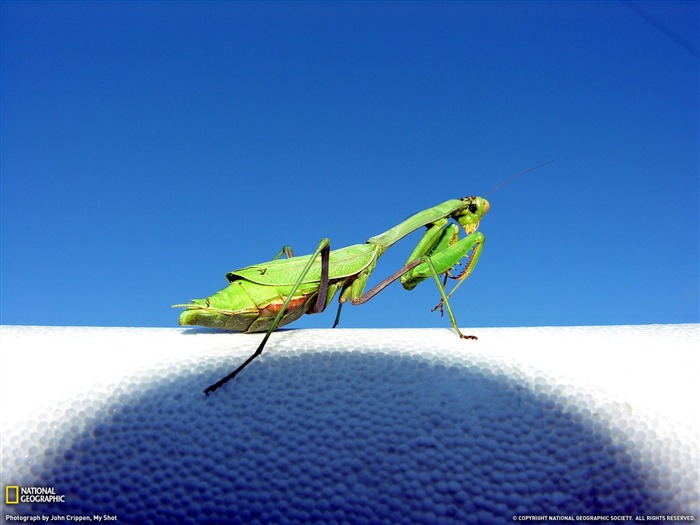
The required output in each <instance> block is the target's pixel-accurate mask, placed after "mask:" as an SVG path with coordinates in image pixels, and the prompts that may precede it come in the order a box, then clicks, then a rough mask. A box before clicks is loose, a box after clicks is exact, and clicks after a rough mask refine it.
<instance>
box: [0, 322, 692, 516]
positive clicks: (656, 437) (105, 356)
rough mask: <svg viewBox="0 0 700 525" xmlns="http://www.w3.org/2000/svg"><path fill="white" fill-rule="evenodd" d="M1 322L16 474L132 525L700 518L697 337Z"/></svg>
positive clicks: (8, 470) (7, 428)
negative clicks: (214, 386)
mask: <svg viewBox="0 0 700 525" xmlns="http://www.w3.org/2000/svg"><path fill="white" fill-rule="evenodd" d="M470 333H475V334H477V335H479V341H476V342H474V341H462V340H459V339H458V338H457V337H456V336H455V335H454V334H453V333H452V332H451V331H450V330H446V329H445V330H440V329H438V330H435V329H428V330H421V329H416V330H289V331H280V332H278V333H275V334H273V336H272V338H271V339H270V341H269V343H268V346H267V348H266V350H265V352H264V354H263V356H261V357H260V358H259V359H258V360H257V361H256V362H254V363H253V364H252V365H250V366H249V367H248V368H247V369H246V370H245V371H244V372H242V373H241V375H240V376H238V378H236V379H235V380H234V381H233V382H232V383H229V384H228V385H226V386H225V387H224V388H222V389H220V390H219V391H217V392H215V393H213V394H212V395H211V396H209V397H208V398H207V397H205V396H204V395H203V394H202V390H203V388H204V387H206V386H207V385H209V384H210V383H212V382H214V381H215V380H217V379H219V378H220V377H221V376H223V375H225V374H226V373H228V372H229V371H231V370H232V369H233V368H235V366H236V365H237V364H238V363H240V362H241V360H242V359H243V358H245V357H247V356H248V355H249V354H250V353H251V352H252V350H254V348H255V347H256V345H257V343H258V342H259V340H260V339H261V337H262V336H261V335H243V334H228V333H220V332H213V331H207V330H199V329H145V328H73V327H15V326H3V327H2V328H1V331H0V344H1V348H2V350H1V354H0V355H1V357H2V360H1V361H0V367H1V369H2V372H1V373H0V380H1V389H2V390H1V394H2V399H1V403H2V405H1V408H2V415H1V417H2V483H3V487H4V486H5V485H7V484H19V485H33V486H52V487H55V488H56V491H57V492H58V493H62V494H65V495H66V503H64V504H61V505H54V506H52V505H47V504H35V505H34V506H32V507H30V506H28V505H19V506H13V507H9V506H6V507H4V508H3V512H2V514H3V519H4V515H5V514H6V513H13V512H16V513H19V514H21V513H37V514H69V513H70V514H90V515H91V514H95V513H97V514H113V515H117V516H118V517H119V520H120V522H123V523H255V522H259V523H308V522H323V523H330V522H337V523H343V522H347V523H436V522H439V523H470V522H474V523H476V522H479V523H502V522H504V521H510V519H511V517H512V516H513V515H514V514H531V515H542V514H544V515H547V514H549V515H551V514H557V515H562V514H564V515H566V514H575V515H580V514H586V515H593V514H606V515H623V514H630V515H644V514H648V515H666V514H686V515H688V514H697V513H698V506H699V496H698V473H699V470H700V468H699V466H698V465H699V464H698V461H699V460H698V444H699V443H700V424H699V419H698V410H697V399H698V390H699V387H698V372H700V366H699V360H700V354H699V349H700V326H699V325H652V326H622V327H557V328H521V329H516V328H510V329H473V330H470Z"/></svg>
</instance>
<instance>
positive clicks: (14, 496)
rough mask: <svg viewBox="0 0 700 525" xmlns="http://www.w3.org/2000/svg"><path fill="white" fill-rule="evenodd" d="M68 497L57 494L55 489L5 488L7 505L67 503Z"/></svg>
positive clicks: (12, 486) (15, 486) (10, 486)
mask: <svg viewBox="0 0 700 525" xmlns="http://www.w3.org/2000/svg"><path fill="white" fill-rule="evenodd" d="M65 502H66V496H65V495H64V494H57V493H56V489H55V488H54V487H20V486H19V485H6V486H5V505H17V504H18V503H65Z"/></svg>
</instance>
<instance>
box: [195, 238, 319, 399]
mask: <svg viewBox="0 0 700 525" xmlns="http://www.w3.org/2000/svg"><path fill="white" fill-rule="evenodd" d="M330 247H331V241H330V239H321V242H319V244H318V247H317V248H316V251H315V252H314V253H313V254H312V255H311V257H309V262H308V263H307V264H306V266H304V269H303V270H302V271H301V273H300V274H299V277H298V278H297V280H296V282H295V283H294V286H292V289H291V290H290V292H289V295H287V298H286V299H285V301H284V303H283V304H282V308H280V311H279V312H278V313H277V315H276V316H275V318H274V320H273V321H272V324H271V325H270V328H268V330H267V332H266V333H265V337H263V340H262V341H261V342H260V344H259V345H258V348H257V349H256V350H255V352H253V354H252V355H251V356H250V357H249V358H248V359H246V360H245V361H244V362H243V364H242V365H240V366H239V367H238V368H236V369H235V370H234V371H233V372H231V373H230V374H229V375H227V376H226V377H223V378H221V379H220V380H219V381H217V382H216V383H214V384H213V385H210V386H208V387H207V388H206V389H205V390H204V393H205V394H206V395H209V393H210V392H213V391H214V390H217V389H219V388H221V387H222V386H223V385H225V384H226V383H228V382H229V381H231V379H233V378H234V377H236V376H237V375H238V374H239V373H240V372H241V370H243V369H244V368H245V367H246V366H248V365H249V364H250V363H251V362H252V361H253V360H254V359H255V358H256V357H258V356H259V355H260V354H262V351H263V348H265V344H266V343H267V340H268V339H269V338H270V335H271V334H272V332H274V331H275V330H276V329H277V327H278V326H279V324H280V321H281V319H282V317H283V316H284V313H285V311H286V310H287V307H288V306H289V303H290V301H291V300H292V297H294V294H295V293H296V291H297V290H298V289H299V286H301V283H302V281H303V280H304V278H305V277H306V275H307V274H308V273H309V270H310V269H311V267H312V266H313V264H314V262H316V257H318V256H319V255H320V256H321V282H320V283H319V288H318V296H317V299H316V303H315V305H314V306H313V308H312V309H311V310H310V313H317V312H320V311H322V310H323V308H325V304H326V295H327V293H328V266H329V258H330ZM286 248H289V247H288V246H285V247H284V248H282V250H281V251H280V253H279V254H278V257H279V256H280V255H281V254H282V253H286V251H285V249H286ZM289 251H290V252H291V248H289Z"/></svg>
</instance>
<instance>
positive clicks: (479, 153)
mask: <svg viewBox="0 0 700 525" xmlns="http://www.w3.org/2000/svg"><path fill="white" fill-rule="evenodd" d="M1 30H2V35H1V37H0V38H1V43H2V57H1V58H2V65H1V67H2V71H1V74H2V77H1V86H2V87H1V89H2V93H1V94H2V100H1V104H2V106H1V110H2V114H1V121H2V124H1V126H2V128H1V132H2V136H1V139H2V142H1V148H2V151H1V154H2V156H1V161H0V162H1V165H0V167H1V170H2V173H1V175H2V188H1V189H2V254H1V255H2V268H1V270H2V282H1V286H2V287H1V289H0V293H1V296H2V304H1V321H2V323H5V324H47V325H125V326H176V325H177V317H178V312H179V311H178V310H174V309H171V308H170V307H169V305H171V304H173V303H179V302H186V301H188V300H189V299H191V298H197V297H204V296H207V295H210V294H211V293H213V292H215V291H216V290H218V289H220V288H222V287H224V286H225V285H226V280H225V277H224V276H225V274H226V273H227V272H228V271H231V270H234V269H236V268H240V267H244V266H247V265H249V264H253V263H258V262H264V261H266V260H269V259H270V258H271V257H272V256H273V255H274V254H275V253H276V252H277V251H278V250H279V248H280V247H281V246H282V245H284V244H291V245H292V246H293V247H294V249H295V251H296V252H297V254H303V253H308V252H310V251H312V250H313V249H314V248H315V246H316V244H317V243H318V241H319V239H320V238H321V237H325V236H328V237H330V238H331V240H332V243H333V246H334V247H341V246H345V245H349V244H355V243H359V242H364V241H365V240H366V239H367V238H368V237H371V236H373V235H376V234H378V233H380V232H382V231H384V230H386V229H388V228H389V227H391V226H393V225H395V224H396V223H398V222H400V221H401V220H403V219H404V218H405V217H407V216H408V215H410V214H412V213H414V212H416V211H419V210H421V209H424V208H427V207H430V206H432V205H435V204H438V203H440V202H442V201H444V200H447V199H451V198H457V197H462V196H465V195H472V194H476V195H479V194H484V193H486V192H487V191H488V190H490V189H491V188H493V187H494V186H496V185H497V184H498V183H500V182H502V181H503V180H505V179H507V178H509V177H510V176H512V175H514V174H515V173H517V172H520V171H522V170H524V169H527V168H529V167H531V166H533V165H536V164H539V163H542V162H545V161H548V160H554V163H553V164H550V165H548V166H546V167H544V168H542V169H540V170H537V171H535V172H532V173H529V174H527V175H525V176H523V177H521V178H519V179H518V180H517V181H514V182H513V183H512V184H509V185H506V186H505V187H503V188H501V189H499V190H498V191H497V192H495V193H493V194H492V195H489V200H490V202H491V211H490V213H489V214H488V215H487V216H486V217H485V219H484V220H483V221H482V224H481V228H480V230H481V231H482V232H483V233H484V234H485V236H486V246H485V249H484V252H483V255H482V258H481V261H480V262H479V266H478V267H477V269H476V271H475V272H474V274H473V275H472V276H471V277H470V282H469V283H465V284H464V285H463V286H462V287H461V288H460V292H459V293H458V294H457V295H456V296H455V298H454V301H453V306H454V309H455V312H456V315H457V318H458V321H459V322H460V325H461V326H462V327H463V328H465V331H467V332H468V327H470V326H527V325H588V324H628V323H634V324H636V323H676V322H698V320H699V313H698V288H699V285H698V271H699V270H698V268H699V262H698V223H699V219H700V214H699V212H698V202H699V192H698V178H699V166H698V162H699V161H698V144H699V143H700V137H699V134H698V115H699V105H698V93H699V84H698V68H699V58H698V3H696V2H663V3H661V2H659V3H657V2H632V3H624V2H570V3H568V2H514V3H509V2H493V3H491V2H489V3H480V2H473V3H472V2H469V3H453V2H450V3H433V2H430V3H418V2H411V3H400V2H390V3H371V2H357V3H352V2H351V3H335V2H331V3H288V2H285V3H270V2H265V3H226V2H210V3H207V2H193V3H190V2H172V3H170V2H115V3H110V2H95V3H91V2H46V3H40V2H2V27H1ZM417 239H418V237H417V236H413V237H410V238H409V239H407V240H404V241H402V242H401V243H400V244H398V245H396V246H395V247H394V248H392V249H391V250H390V251H389V252H388V253H387V254H386V255H385V257H384V258H382V260H381V261H380V264H379V265H378V268H377V271H376V272H375V275H373V277H372V279H373V281H372V282H378V281H379V280H380V278H383V277H385V276H386V275H388V274H390V273H392V272H393V271H394V270H396V269H397V268H399V267H400V266H401V265H402V264H403V262H404V258H405V257H406V256H407V254H408V253H409V252H410V251H411V249H412V245H413V243H415V242H417ZM437 301H438V294H437V291H436V289H435V286H434V285H433V284H432V283H430V282H426V283H424V284H422V285H421V286H419V287H418V288H417V289H416V290H414V291H412V292H410V293H409V292H405V291H404V290H403V289H402V288H401V287H400V286H399V285H394V286H392V287H390V288H389V289H387V290H385V291H384V292H382V293H381V294H380V295H378V296H377V297H376V298H375V299H373V300H372V301H370V302H369V303H368V304H366V305H364V306H361V307H351V306H348V307H346V308H345V309H344V316H343V319H342V321H341V325H342V326H343V327H428V326H430V327H436V326H444V327H449V323H448V321H447V319H440V317H439V314H437V313H431V312H430V309H431V308H432V307H433V306H434V305H435V304H436V303H437ZM333 315H334V308H333V312H326V313H325V314H323V315H316V316H305V318H304V320H302V321H301V322H299V323H298V324H297V325H296V326H299V327H328V326H330V325H331V324H332V321H333Z"/></svg>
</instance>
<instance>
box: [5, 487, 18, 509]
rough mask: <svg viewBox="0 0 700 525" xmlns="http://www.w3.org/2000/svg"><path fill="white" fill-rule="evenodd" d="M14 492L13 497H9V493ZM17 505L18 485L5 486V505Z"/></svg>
mask: <svg viewBox="0 0 700 525" xmlns="http://www.w3.org/2000/svg"><path fill="white" fill-rule="evenodd" d="M12 490H14V491H15V497H14V498H12V497H10V491H12ZM18 503H19V485H5V505H17V504H18Z"/></svg>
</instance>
